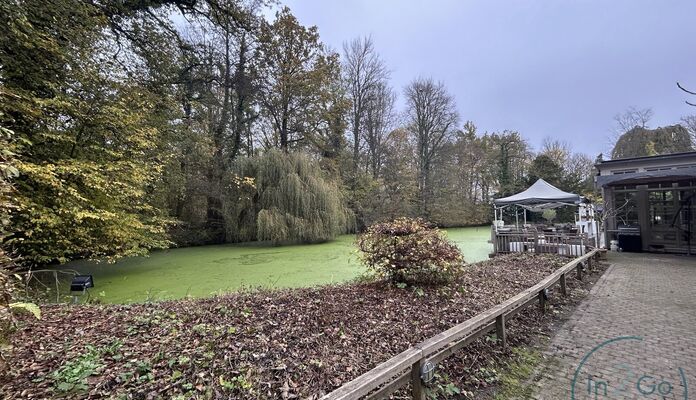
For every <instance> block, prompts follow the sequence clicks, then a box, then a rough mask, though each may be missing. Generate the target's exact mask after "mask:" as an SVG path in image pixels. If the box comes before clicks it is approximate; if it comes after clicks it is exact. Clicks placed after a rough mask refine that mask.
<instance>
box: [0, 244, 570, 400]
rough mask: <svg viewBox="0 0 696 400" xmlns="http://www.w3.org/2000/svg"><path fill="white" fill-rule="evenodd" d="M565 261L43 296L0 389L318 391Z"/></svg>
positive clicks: (452, 363)
mask: <svg viewBox="0 0 696 400" xmlns="http://www.w3.org/2000/svg"><path fill="white" fill-rule="evenodd" d="M567 261H568V259H565V258H559V257H554V256H531V255H510V256H503V257H497V258H494V259H492V260H488V261H485V262H482V263H478V264H473V265H469V266H467V267H466V272H465V273H463V274H461V276H460V277H458V278H457V279H456V280H455V281H454V282H452V283H450V284H448V285H447V286H444V287H439V288H430V287H424V288H411V287H408V288H397V287H394V286H389V285H386V284H385V283H381V282H369V283H352V284H345V285H338V286H324V287H316V288H307V289H293V290H283V291H272V292H271V291H256V292H248V293H238V294H232V295H226V296H219V297H214V298H208V299H199V300H181V301H168V302H161V303H153V304H134V305H118V306H115V305H81V306H65V305H51V306H43V307H42V313H43V319H42V320H40V321H34V320H32V319H30V318H24V319H23V320H22V322H21V325H20V329H19V330H18V331H17V332H16V334H15V335H14V337H13V343H12V344H13V346H14V350H13V353H12V354H11V355H10V359H9V360H8V361H9V363H10V365H12V368H11V371H10V373H9V374H8V375H7V376H5V377H3V378H2V383H1V385H2V386H1V388H0V389H1V390H2V393H4V395H5V396H7V398H56V397H66V398H129V399H130V398H132V399H157V398H164V399H171V398H182V399H184V398H185V399H188V398H225V399H227V398H279V399H292V398H317V397H319V396H320V395H322V394H324V393H327V392H330V391H331V390H333V389H336V388H337V387H339V386H341V385H342V384H344V383H346V382H348V381H350V380H352V379H354V378H356V377H357V376H359V375H361V374H363V373H364V372H366V371H368V370H370V369H371V368H374V367H375V366H376V365H378V364H379V363H381V362H384V361H386V360H388V359H389V358H390V357H392V356H394V355H396V354H398V353H400V352H402V351H404V350H406V349H407V348H408V347H410V346H412V345H414V344H416V343H418V342H420V341H422V340H424V339H427V338H428V337H430V336H433V335H435V334H437V333H439V332H441V331H443V330H446V329H448V328H450V327H452V326H454V325H456V324H458V323H460V322H462V321H464V320H466V319H469V318H471V317H473V316H474V315H476V314H477V313H479V312H481V311H484V310H486V309H488V308H490V307H492V306H494V305H495V304H498V303H500V302H502V301H504V300H506V299H508V298H510V297H512V296H514V295H515V294H517V293H519V292H520V291H522V290H524V289H526V288H528V287H531V286H533V285H534V284H536V283H537V282H539V281H540V280H541V279H543V278H544V277H546V276H547V275H549V274H550V273H551V272H552V271H554V270H555V269H557V268H558V267H560V266H561V265H563V264H564V263H565V262H567ZM513 329H514V327H513ZM522 331H523V330H522ZM484 345H485V343H484ZM476 354H477V353H476V352H475V351H470V352H467V351H463V352H459V353H458V354H457V355H455V356H453V357H452V358H451V359H450V360H448V361H447V363H446V366H447V369H448V370H449V371H450V373H451V374H458V373H460V374H466V373H467V372H468V371H469V368H470V367H472V366H473V365H474V364H476V363H477V360H476V359H475V358H476ZM478 362H479V364H480V360H478ZM464 383H465V384H466V382H464ZM469 384H470V383H469ZM473 384H474V385H475V384H476V383H473ZM484 384H485V382H484Z"/></svg>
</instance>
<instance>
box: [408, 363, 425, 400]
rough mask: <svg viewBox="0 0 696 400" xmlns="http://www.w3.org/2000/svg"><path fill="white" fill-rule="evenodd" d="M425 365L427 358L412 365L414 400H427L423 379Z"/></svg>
mask: <svg viewBox="0 0 696 400" xmlns="http://www.w3.org/2000/svg"><path fill="white" fill-rule="evenodd" d="M423 364H425V358H421V359H420V360H418V361H416V362H415V363H413V365H411V397H412V398H413V400H425V385H423V380H422V379H421V368H423Z"/></svg>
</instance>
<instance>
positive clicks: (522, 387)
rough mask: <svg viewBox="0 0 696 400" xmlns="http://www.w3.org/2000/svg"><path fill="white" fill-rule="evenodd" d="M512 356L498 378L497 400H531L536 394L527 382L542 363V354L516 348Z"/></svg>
mask: <svg viewBox="0 0 696 400" xmlns="http://www.w3.org/2000/svg"><path fill="white" fill-rule="evenodd" d="M512 354H513V356H512V359H511V360H510V361H508V362H506V363H505V365H504V366H503V368H502V370H501V372H500V375H499V377H498V379H499V381H498V382H499V389H498V390H497V391H496V393H495V395H494V397H493V398H494V399H495V400H513V399H530V398H532V394H533V393H534V386H533V385H530V384H528V382H527V380H528V379H529V378H530V377H531V376H532V374H533V372H534V370H535V369H536V368H537V366H538V365H539V364H540V363H541V353H540V352H539V351H538V350H535V349H532V348H527V347H516V348H513V349H512Z"/></svg>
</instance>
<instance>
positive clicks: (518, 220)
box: [515, 207, 520, 229]
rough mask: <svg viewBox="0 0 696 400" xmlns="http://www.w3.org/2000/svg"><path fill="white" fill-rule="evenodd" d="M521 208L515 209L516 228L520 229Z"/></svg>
mask: <svg viewBox="0 0 696 400" xmlns="http://www.w3.org/2000/svg"><path fill="white" fill-rule="evenodd" d="M519 213H520V208H519V207H515V228H517V229H520V218H519Z"/></svg>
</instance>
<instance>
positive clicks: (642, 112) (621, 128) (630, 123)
mask: <svg viewBox="0 0 696 400" xmlns="http://www.w3.org/2000/svg"><path fill="white" fill-rule="evenodd" d="M653 114H654V113H653V110H652V108H640V109H639V108H636V107H635V106H631V107H628V108H627V109H626V111H624V112H622V113H618V114H616V115H614V126H613V128H612V130H611V136H610V137H609V143H608V144H609V149H608V150H609V154H611V151H612V149H613V148H614V146H615V145H616V142H617V141H618V140H619V138H620V137H621V135H623V134H624V133H626V132H628V131H630V130H631V129H633V128H636V127H638V128H644V129H645V128H649V126H648V124H649V123H650V120H651V119H652V117H653Z"/></svg>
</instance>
